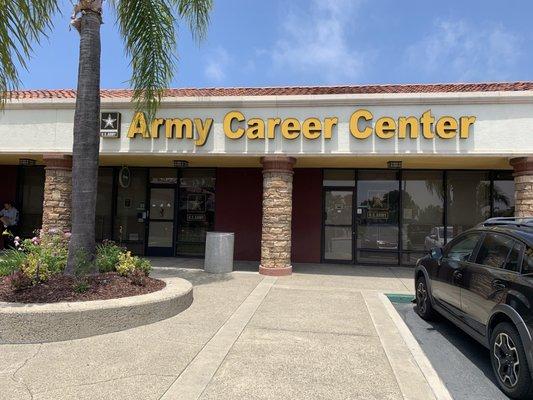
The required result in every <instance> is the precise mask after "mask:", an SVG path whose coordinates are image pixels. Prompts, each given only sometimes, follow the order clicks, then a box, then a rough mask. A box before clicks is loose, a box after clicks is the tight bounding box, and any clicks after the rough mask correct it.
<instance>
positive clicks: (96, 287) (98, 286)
mask: <svg viewBox="0 0 533 400" xmlns="http://www.w3.org/2000/svg"><path fill="white" fill-rule="evenodd" d="M86 279H87V283H88V284H89V288H88V289H87V291H85V292H83V293H77V292H76V291H75V290H74V286H75V285H76V279H75V278H73V277H69V276H64V275H56V276H54V277H52V278H50V279H49V280H48V281H46V282H44V283H41V284H38V285H34V286H31V287H30V288H27V289H23V290H15V289H14V288H13V287H12V285H11V284H10V283H9V281H8V280H7V279H6V278H5V277H4V278H0V301H7V302H10V303H57V302H60V301H88V300H108V299H117V298H121V297H129V296H138V295H141V294H146V293H152V292H156V291H158V290H161V289H163V288H164V287H165V282H163V281H161V280H159V279H153V278H149V277H147V278H145V285H144V286H138V285H134V284H133V283H131V281H130V279H129V278H127V277H124V276H120V275H118V274H117V273H116V272H108V273H104V274H98V275H93V276H89V277H87V278H86Z"/></svg>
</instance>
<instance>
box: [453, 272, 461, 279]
mask: <svg viewBox="0 0 533 400" xmlns="http://www.w3.org/2000/svg"><path fill="white" fill-rule="evenodd" d="M453 277H454V278H455V279H456V280H459V279H463V273H462V272H461V271H454V272H453Z"/></svg>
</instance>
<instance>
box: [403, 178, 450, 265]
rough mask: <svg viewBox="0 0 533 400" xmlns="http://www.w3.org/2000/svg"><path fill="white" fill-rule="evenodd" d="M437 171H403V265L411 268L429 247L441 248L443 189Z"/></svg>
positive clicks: (443, 231) (442, 240)
mask: <svg viewBox="0 0 533 400" xmlns="http://www.w3.org/2000/svg"><path fill="white" fill-rule="evenodd" d="M442 178H443V173H442V172H441V171H403V173H402V208H403V210H402V247H403V251H404V255H403V262H404V263H406V264H413V263H414V262H416V260H417V259H418V258H419V257H421V256H422V255H423V254H424V252H427V251H429V250H430V249H431V248H432V247H435V246H442V245H444V236H445V235H444V233H445V228H444V226H443V223H444V186H443V179H442Z"/></svg>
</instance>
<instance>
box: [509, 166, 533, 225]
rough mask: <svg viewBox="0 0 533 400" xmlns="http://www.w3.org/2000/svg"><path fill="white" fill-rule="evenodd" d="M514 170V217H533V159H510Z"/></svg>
mask: <svg viewBox="0 0 533 400" xmlns="http://www.w3.org/2000/svg"><path fill="white" fill-rule="evenodd" d="M511 165H512V166H513V168H514V183H515V217H533V157H519V158H513V159H511Z"/></svg>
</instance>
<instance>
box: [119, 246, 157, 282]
mask: <svg viewBox="0 0 533 400" xmlns="http://www.w3.org/2000/svg"><path fill="white" fill-rule="evenodd" d="M151 270H152V264H151V263H150V261H148V260H147V259H145V258H141V257H136V256H132V255H131V251H126V252H125V253H121V254H120V255H119V261H118V264H117V266H116V271H117V272H118V273H119V274H120V275H122V276H128V275H130V274H132V273H133V272H135V271H140V272H142V273H143V274H144V276H148V275H149V274H150V271H151Z"/></svg>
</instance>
